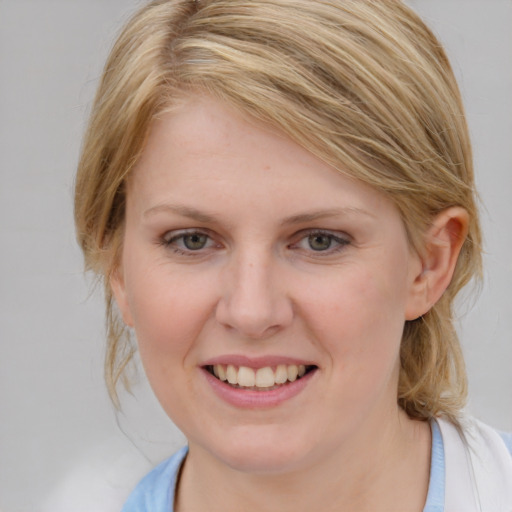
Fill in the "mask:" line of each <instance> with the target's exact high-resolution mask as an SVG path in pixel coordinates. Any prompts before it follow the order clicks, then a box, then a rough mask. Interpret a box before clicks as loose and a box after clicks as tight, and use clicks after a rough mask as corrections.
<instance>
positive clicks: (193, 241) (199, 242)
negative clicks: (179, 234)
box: [183, 233, 207, 251]
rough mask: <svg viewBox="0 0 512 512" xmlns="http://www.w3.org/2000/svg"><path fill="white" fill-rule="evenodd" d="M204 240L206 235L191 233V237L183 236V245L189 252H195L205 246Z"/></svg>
mask: <svg viewBox="0 0 512 512" xmlns="http://www.w3.org/2000/svg"><path fill="white" fill-rule="evenodd" d="M206 239H207V237H206V235H201V234H199V233H193V234H191V235H185V236H184V237H183V243H184V245H185V247H186V248H187V249H189V250H191V251H197V250H199V249H202V248H203V247H204V246H205V245H206Z"/></svg>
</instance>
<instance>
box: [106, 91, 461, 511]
mask: <svg viewBox="0 0 512 512" xmlns="http://www.w3.org/2000/svg"><path fill="white" fill-rule="evenodd" d="M466 221H467V219H466V217H465V213H464V211H463V210H461V209H457V208H454V209H450V210H449V211H447V212H445V213H443V214H442V215H441V216H440V217H439V218H438V219H436V220H435V222H434V223H433V226H432V229H431V232H430V233H428V234H426V240H427V250H426V251H425V255H424V256H423V257H422V258H420V257H419V256H418V255H417V254H416V253H415V252H413V251H412V250H411V249H410V247H409V245H408V242H407V237H406V233H405V229H404V225H403V222H402V220H401V218H400V215H399V213H398V211H397V209H396V207H395V206H394V205H393V204H392V203H391V202H390V201H389V200H388V199H387V198H386V197H385V196H384V195H383V194H382V193H380V192H378V191H376V190H374V189H372V188H370V187H368V186H366V185H364V184H362V183H360V182H357V181H355V180H352V179H349V178H347V177H346V176H344V175H342V174H340V173H339V172H337V171H335V170H334V169H332V168H331V167H329V166H328V165H326V164H325V163H323V162H322V161H321V160H319V159H318V158H316V157H315V156H313V155H312V154H310V153H309V152H307V151H306V150H304V149H303V148H301V147H300V146H298V145H297V144H295V143H294V142H293V141H291V140H289V139H287V138H286V137H284V136H283V135H281V134H279V133H277V132H276V131H275V130H272V129H271V128H269V127H267V126H263V125H261V124H258V123H257V122H256V121H253V120H250V119H247V118H243V117H241V116H240V115H239V114H238V113H236V112H235V111H233V110H232V109H230V108H229V107H227V106H225V105H223V104H221V103H219V102H217V101H215V100H213V99H210V98H207V97H200V98H197V97H195V98H193V99H190V100H186V101H184V102H183V103H182V104H180V105H179V106H178V107H176V108H175V109H173V111H172V112H171V113H168V114H165V115H163V116H162V117H161V118H160V119H159V120H157V121H155V123H154V125H153V127H152V130H151V133H150V135H149V139H148V141H147V146H146V148H145V151H144V153H143V155H142V158H141V160H140V162H139V163H138V166H137V168H136V169H135V170H134V173H133V175H132V176H131V179H130V180H129V183H128V190H127V206H126V225H125V234H124V245H123V253H122V261H121V263H120V266H119V268H118V271H117V272H116V273H115V275H114V277H113V279H112V287H113V290H114V294H115V296H116V300H117V302H118V305H119V308H120V310H121V313H122V315H123V318H124V321H125V322H126V323H127V324H128V325H130V326H132V327H133V328H134V329H135V332H136V335H137V339H138V343H139V349H140V355H141V359H142V362H143V364H144V367H145V371H146V373H147V376H148V379H149V381H150V383H151V385H152V388H153V390H154V392H155V394H156V396H157V398H158V399H159V401H160V403H161V405H162V407H163V408H164V410H165V411H166V412H167V414H168V415H169V416H170V417H171V418H172V420H173V421H174V422H175V423H176V424H177V426H178V427H179V428H180V429H181V430H182V431H183V432H184V433H185V435H186V436H187V439H188V441H189V455H188V457H187V459H186V462H185V465H184V468H183V470H182V473H181V478H180V483H179V488H178V492H177V499H176V504H175V505H176V510H178V511H179V512H184V511H188V510H210V511H215V510H244V511H246V512H249V511H251V510H260V511H261V510H282V511H286V510H294V511H300V510H314V509H320V510H324V511H328V510H337V511H339V510H358V511H359V510H372V511H375V510H398V509H397V503H400V504H401V505H400V506H401V507H403V508H400V510H411V511H415V510H417V511H421V510H422V509H423V505H424V502H425V498H426V493H427V488H428V479H429V463H430V444H431V439H430V428H429V426H428V424H426V423H421V422H417V421H413V420H411V419H409V418H408V417H407V416H406V415H405V413H404V412H403V411H401V410H400V409H399V407H398V406H397V400H396V395H397V382H398V370H399V349H400V340H401V333H402V329H403V325H404V322H405V321H406V320H408V319H413V318H417V317H418V316H420V315H421V314H423V313H424V312H426V311H427V310H428V309H429V307H431V305H432V304H433V303H435V301H436V300H437V299H438V298H439V296H440V295H441V294H442V292H443V290H444V289H445V288H446V286H447V285H448V283H449V280H450V278H451V273H452V272H453V266H454V265H455V262H456V258H457V254H458V250H459V249H460V244H461V243H462V242H461V240H463V236H464V229H465V225H466V224H467V222H466ZM190 232H193V233H195V234H196V238H194V237H192V238H191V237H190ZM183 235H188V238H187V237H186V238H184V237H183ZM310 235H313V237H312V238H311V237H310ZM319 235H320V236H321V238H320V239H319V238H315V237H318V236H319ZM197 236H199V237H202V238H197ZM198 240H199V241H200V243H199V244H198V245H197V242H198ZM319 241H321V242H322V243H323V244H324V245H322V244H320V246H321V247H322V249H321V250H314V249H313V248H312V245H311V244H312V242H313V243H318V242H319ZM203 242H204V245H201V244H202V243H203ZM192 243H196V245H194V246H193V247H194V249H190V247H191V246H192V245H191V244H192ZM187 244H188V246H187ZM315 247H316V248H318V246H317V245H315ZM325 247H327V248H325ZM226 355H228V356H229V355H243V356H247V357H250V358H253V357H266V356H280V357H284V358H290V359H300V360H301V361H307V362H308V363H309V364H314V365H316V367H317V370H316V371H315V372H314V375H312V377H311V378H310V379H309V381H308V383H307V385H306V386H305V387H304V389H303V390H302V391H301V392H300V393H298V394H297V395H296V396H293V397H292V398H290V399H288V400H285V401H284V402H283V403H280V404H278V405H277V406H269V407H263V408H262V407H260V408H254V409H253V408H240V407H236V406H234V405H232V404H229V403H226V401H224V400H223V399H222V398H220V397H219V396H218V395H217V394H216V393H214V392H213V390H212V387H211V386H210V384H209V383H208V381H207V379H206V378H205V372H204V369H202V366H203V365H204V364H205V361H208V360H209V359H211V358H215V357H220V356H226Z"/></svg>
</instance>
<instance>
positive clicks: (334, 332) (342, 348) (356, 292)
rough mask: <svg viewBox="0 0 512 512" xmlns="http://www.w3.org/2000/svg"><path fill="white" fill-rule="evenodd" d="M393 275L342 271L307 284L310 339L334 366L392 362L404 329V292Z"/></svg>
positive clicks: (349, 269)
mask: <svg viewBox="0 0 512 512" xmlns="http://www.w3.org/2000/svg"><path fill="white" fill-rule="evenodd" d="M396 277H397V276H394V275H390V274H384V273H380V272H375V271H368V270H366V269H365V268H364V267H357V266H352V267H351V268H346V269H344V270H343V272H340V273H339V276H338V277H337V278H336V279H335V280H332V279H330V280H329V281H325V282H324V283H321V282H317V283H316V285H315V286H314V287H312V286H311V283H310V284H309V288H308V291H309V293H308V294H309V299H308V300H307V303H306V304H307V305H306V306H305V307H304V311H306V313H305V315H307V317H308V323H309V324H310V325H311V326H312V327H313V329H314V331H315V337H316V338H317V339H318V340H322V343H323V344H324V345H325V349H326V350H327V351H328V352H329V353H331V354H335V355H336V356H338V357H333V359H335V360H336V361H335V362H336V363H337V364H341V365H352V366H357V367H360V366H363V365H367V364H368V363H369V361H372V362H374V363H375V364H378V362H379V360H382V359H387V360H388V361H389V360H390V358H392V359H396V357H397V354H398V351H399V347H400V342H401V337H402V331H403V325H404V307H405V301H404V292H403V289H404V287H403V286H402V285H401V283H400V281H397V280H396V279H395V278H396Z"/></svg>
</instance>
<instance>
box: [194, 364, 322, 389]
mask: <svg viewBox="0 0 512 512" xmlns="http://www.w3.org/2000/svg"><path fill="white" fill-rule="evenodd" d="M317 368H318V367H317V366H315V365H302V364H299V365H296V364H288V365H287V364H279V365H277V366H274V367H273V366H265V367H262V368H257V369H255V368H249V367H248V366H235V365H232V364H228V365H226V364H214V365H207V366H204V369H205V370H206V371H207V372H208V373H210V374H211V375H213V376H214V377H215V378H216V379H218V380H219V381H221V382H224V383H225V384H228V385H229V386H230V387H232V388H235V389H245V390H247V391H271V390H274V389H278V388H281V387H283V386H286V385H287V384H290V383H291V382H295V381H296V380H299V379H301V378H303V377H304V376H305V375H307V374H309V373H311V372H313V371H315V370H316V369H317Z"/></svg>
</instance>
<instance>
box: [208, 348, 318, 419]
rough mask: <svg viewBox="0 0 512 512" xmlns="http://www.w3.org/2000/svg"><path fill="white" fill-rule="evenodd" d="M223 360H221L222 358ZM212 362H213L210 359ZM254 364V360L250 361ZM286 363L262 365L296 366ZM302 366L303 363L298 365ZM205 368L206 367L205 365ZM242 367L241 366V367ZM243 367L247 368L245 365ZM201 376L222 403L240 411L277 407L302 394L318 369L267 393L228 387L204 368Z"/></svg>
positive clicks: (232, 362)
mask: <svg viewBox="0 0 512 512" xmlns="http://www.w3.org/2000/svg"><path fill="white" fill-rule="evenodd" d="M222 359H223V358H222ZM271 359H272V361H274V359H273V358H271ZM212 361H215V360H213V359H212ZM230 361H231V364H235V363H234V361H233V359H230ZM251 361H252V362H253V364H255V363H254V361H255V360H254V359H251ZM272 361H271V362H272ZM286 361H288V362H287V363H283V362H281V363H275V362H274V363H273V364H268V363H267V364H264V365H263V367H264V366H274V365H277V364H296V363H294V362H290V359H286ZM209 364H227V363H225V362H214V363H210V362H209ZM299 364H303V363H299ZM205 366H206V365H205ZM241 366H243V364H242V365H241ZM245 366H249V365H248V364H246V365H245ZM251 367H252V368H260V367H262V366H251ZM200 370H201V374H202V375H203V376H204V378H205V379H206V381H207V383H208V385H209V386H210V387H211V389H212V390H213V392H214V393H215V394H216V395H217V396H218V397H219V398H220V399H221V400H223V401H224V402H227V403H228V404H230V405H232V406H234V407H237V408H241V409H265V408H272V407H277V406H279V405H280V404H282V403H284V402H287V401H288V400H291V399H292V398H294V397H295V396H297V395H298V394H299V393H301V392H303V391H304V389H305V388H306V387H307V386H308V384H310V382H311V380H312V379H314V377H315V375H316V373H317V372H318V367H317V368H315V369H314V370H312V371H311V372H309V373H306V375H304V376H303V377H301V378H300V379H297V380H295V381H294V382H288V383H287V384H284V385H282V386H280V387H278V388H275V389H270V390H268V391H264V390H262V391H254V390H247V389H243V388H234V387H232V386H230V385H229V384H228V383H226V382H223V381H221V380H219V379H217V378H216V377H215V376H213V375H212V374H211V373H210V372H209V371H208V370H207V369H206V368H205V367H204V366H203V367H201V368H200Z"/></svg>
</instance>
